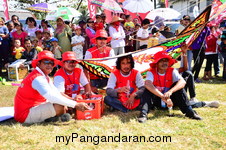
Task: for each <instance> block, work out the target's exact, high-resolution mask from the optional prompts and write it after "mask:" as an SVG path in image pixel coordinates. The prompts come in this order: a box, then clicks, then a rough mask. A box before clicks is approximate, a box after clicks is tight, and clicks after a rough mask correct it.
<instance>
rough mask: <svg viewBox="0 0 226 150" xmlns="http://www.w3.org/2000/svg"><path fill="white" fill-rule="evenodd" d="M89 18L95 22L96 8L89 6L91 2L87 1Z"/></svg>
mask: <svg viewBox="0 0 226 150" xmlns="http://www.w3.org/2000/svg"><path fill="white" fill-rule="evenodd" d="M88 10H89V17H90V18H92V19H93V20H96V6H95V5H92V4H91V0H88Z"/></svg>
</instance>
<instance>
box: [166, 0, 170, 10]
mask: <svg viewBox="0 0 226 150" xmlns="http://www.w3.org/2000/svg"><path fill="white" fill-rule="evenodd" d="M165 6H166V8H168V7H169V3H168V0H165Z"/></svg>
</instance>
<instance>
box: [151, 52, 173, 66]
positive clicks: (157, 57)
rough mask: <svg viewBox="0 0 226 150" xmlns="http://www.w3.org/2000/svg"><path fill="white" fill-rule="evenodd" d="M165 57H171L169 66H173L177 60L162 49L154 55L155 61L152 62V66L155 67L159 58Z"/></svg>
mask: <svg viewBox="0 0 226 150" xmlns="http://www.w3.org/2000/svg"><path fill="white" fill-rule="evenodd" d="M163 58H167V59H169V66H172V65H173V64H174V63H176V62H177V61H176V60H175V59H172V57H171V56H170V55H169V54H168V53H167V52H166V51H160V52H157V53H156V54H155V55H154V61H153V62H152V63H150V67H151V68H154V67H155V65H156V64H157V63H158V62H159V60H161V59H163Z"/></svg>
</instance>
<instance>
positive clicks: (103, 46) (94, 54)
mask: <svg viewBox="0 0 226 150" xmlns="http://www.w3.org/2000/svg"><path fill="white" fill-rule="evenodd" d="M91 41H92V43H94V44H96V46H94V47H92V48H90V49H88V50H87V51H86V54H85V59H92V58H105V57H112V56H115V54H114V50H113V49H112V48H111V47H108V46H107V43H109V42H110V41H111V37H108V34H107V32H106V31H105V30H98V31H97V32H96V36H95V38H93V39H92V40H91ZM85 73H86V76H87V78H88V80H90V83H91V87H92V91H93V92H94V93H98V91H97V88H103V87H105V86H106V85H107V79H102V78H99V77H98V76H96V75H94V74H92V73H89V74H88V73H87V72H85Z"/></svg>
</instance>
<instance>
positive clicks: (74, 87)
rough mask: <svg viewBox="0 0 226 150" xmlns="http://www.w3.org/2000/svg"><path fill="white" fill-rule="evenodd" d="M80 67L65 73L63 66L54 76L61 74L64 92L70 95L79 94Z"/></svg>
mask: <svg viewBox="0 0 226 150" xmlns="http://www.w3.org/2000/svg"><path fill="white" fill-rule="evenodd" d="M81 71H82V70H81V69H80V68H75V69H74V71H73V73H72V74H71V75H67V74H66V72H65V71H64V69H63V68H60V69H59V70H58V71H57V72H56V73H55V75H54V76H61V77H63V78H64V80H65V83H64V87H65V94H67V95H68V96H70V97H72V94H79V92H80V85H79V83H80V76H81Z"/></svg>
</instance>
